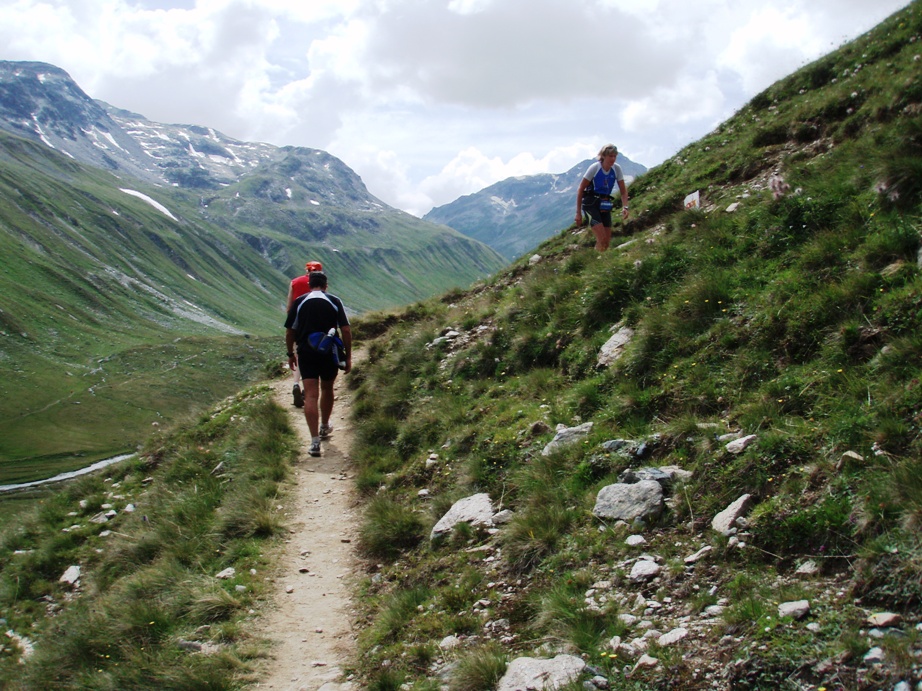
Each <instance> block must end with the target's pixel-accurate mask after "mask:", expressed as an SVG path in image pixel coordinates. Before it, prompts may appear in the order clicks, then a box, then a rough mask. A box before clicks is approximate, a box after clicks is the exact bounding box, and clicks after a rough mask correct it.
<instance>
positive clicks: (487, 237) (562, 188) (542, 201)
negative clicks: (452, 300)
mask: <svg viewBox="0 0 922 691" xmlns="http://www.w3.org/2000/svg"><path fill="white" fill-rule="evenodd" d="M591 163H592V160H588V161H583V162H582V163H578V164H577V165H575V166H574V167H573V168H571V169H570V170H568V171H567V172H566V173H561V174H542V175H524V176H521V177H515V178H508V179H506V180H503V181H501V182H497V183H496V184H494V185H490V186H489V187H486V188H484V189H482V190H481V191H479V192H476V193H474V194H469V195H466V196H464V197H461V198H460V199H456V200H455V201H453V202H451V203H450V204H445V205H444V206H439V207H436V208H434V209H432V211H430V212H429V213H428V214H426V215H425V216H424V217H423V218H424V220H427V221H432V222H433V223H442V224H444V225H446V226H448V227H450V228H454V229H455V230H458V231H460V232H462V233H464V234H465V235H467V236H468V237H471V238H474V239H475V240H479V241H480V242H482V243H484V244H485V245H489V246H490V247H492V248H493V249H495V250H496V251H497V252H499V253H500V254H502V255H503V256H504V257H505V258H506V259H508V260H510V261H512V260H514V259H517V258H518V257H520V256H522V255H523V254H524V253H525V252H529V251H531V250H533V249H534V248H535V247H537V246H538V245H539V244H540V243H542V242H544V241H545V240H547V239H548V238H549V237H551V236H552V235H554V234H555V233H558V232H559V231H560V229H561V228H566V227H567V226H568V225H570V224H572V223H573V215H574V212H575V211H576V188H577V187H578V185H579V182H580V180H581V179H582V176H583V173H585V172H586V169H587V168H588V167H589V165H590V164H591ZM618 165H620V166H621V168H622V169H623V171H624V177H625V180H626V181H627V182H628V184H631V182H632V181H633V180H634V178H636V177H637V176H639V175H642V174H643V173H644V172H646V170H647V169H646V168H645V167H644V166H642V165H640V164H639V163H634V161H632V160H630V159H629V158H627V157H626V156H624V155H623V154H619V155H618Z"/></svg>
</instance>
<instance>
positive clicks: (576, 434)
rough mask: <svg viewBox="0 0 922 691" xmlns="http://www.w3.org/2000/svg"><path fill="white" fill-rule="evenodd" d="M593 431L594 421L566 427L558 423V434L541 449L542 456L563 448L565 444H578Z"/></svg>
mask: <svg viewBox="0 0 922 691" xmlns="http://www.w3.org/2000/svg"><path fill="white" fill-rule="evenodd" d="M591 431H592V423H591V422H586V423H583V424H582V425H577V426H576V427H566V426H563V425H558V427H557V434H555V435H554V438H553V439H551V441H549V442H548V443H547V445H546V446H545V447H544V448H543V449H542V450H541V455H542V456H549V455H551V454H552V453H553V452H554V451H557V450H558V449H561V448H563V447H564V446H571V445H573V444H577V443H579V442H581V441H582V440H583V439H585V438H586V437H587V436H589V433H590V432H591Z"/></svg>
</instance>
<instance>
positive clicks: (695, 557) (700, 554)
mask: <svg viewBox="0 0 922 691" xmlns="http://www.w3.org/2000/svg"><path fill="white" fill-rule="evenodd" d="M712 551H714V548H713V547H711V546H710V545H705V546H704V547H702V548H701V549H699V550H698V551H697V552H695V553H694V554H689V555H688V556H687V557H685V563H686V564H697V563H698V562H699V561H701V560H702V559H703V558H704V557H705V556H706V555H708V554H710V553H711V552H712Z"/></svg>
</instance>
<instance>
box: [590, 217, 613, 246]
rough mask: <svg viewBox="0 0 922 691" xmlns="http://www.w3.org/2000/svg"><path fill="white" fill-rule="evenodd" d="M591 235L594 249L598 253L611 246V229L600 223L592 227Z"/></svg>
mask: <svg viewBox="0 0 922 691" xmlns="http://www.w3.org/2000/svg"><path fill="white" fill-rule="evenodd" d="M592 234H593V235H595V248H596V249H597V250H598V251H599V252H604V251H605V250H607V249H608V246H609V245H610V244H611V228H606V227H605V226H603V225H602V224H601V223H598V224H596V225H594V226H592Z"/></svg>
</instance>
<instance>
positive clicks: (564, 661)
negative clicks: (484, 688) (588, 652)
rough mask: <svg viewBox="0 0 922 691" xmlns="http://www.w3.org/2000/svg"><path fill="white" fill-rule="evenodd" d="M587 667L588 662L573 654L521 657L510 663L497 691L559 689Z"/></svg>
mask: <svg viewBox="0 0 922 691" xmlns="http://www.w3.org/2000/svg"><path fill="white" fill-rule="evenodd" d="M585 668H586V663H585V662H584V661H583V660H582V659H580V658H578V657H575V656H573V655H558V656H557V657H555V658H553V659H550V660H542V659H538V658H533V657H519V658H516V659H515V660H513V661H512V662H511V663H510V664H509V667H508V668H507V669H506V673H505V674H504V675H503V678H502V679H500V680H499V684H498V685H497V686H496V691H525V690H526V689H528V690H529V691H531V690H532V689H534V691H540V690H543V689H557V688H560V687H561V686H565V685H567V684H569V683H570V682H572V681H574V680H575V679H577V678H578V677H579V675H580V674H582V672H583V670H584V669H585Z"/></svg>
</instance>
